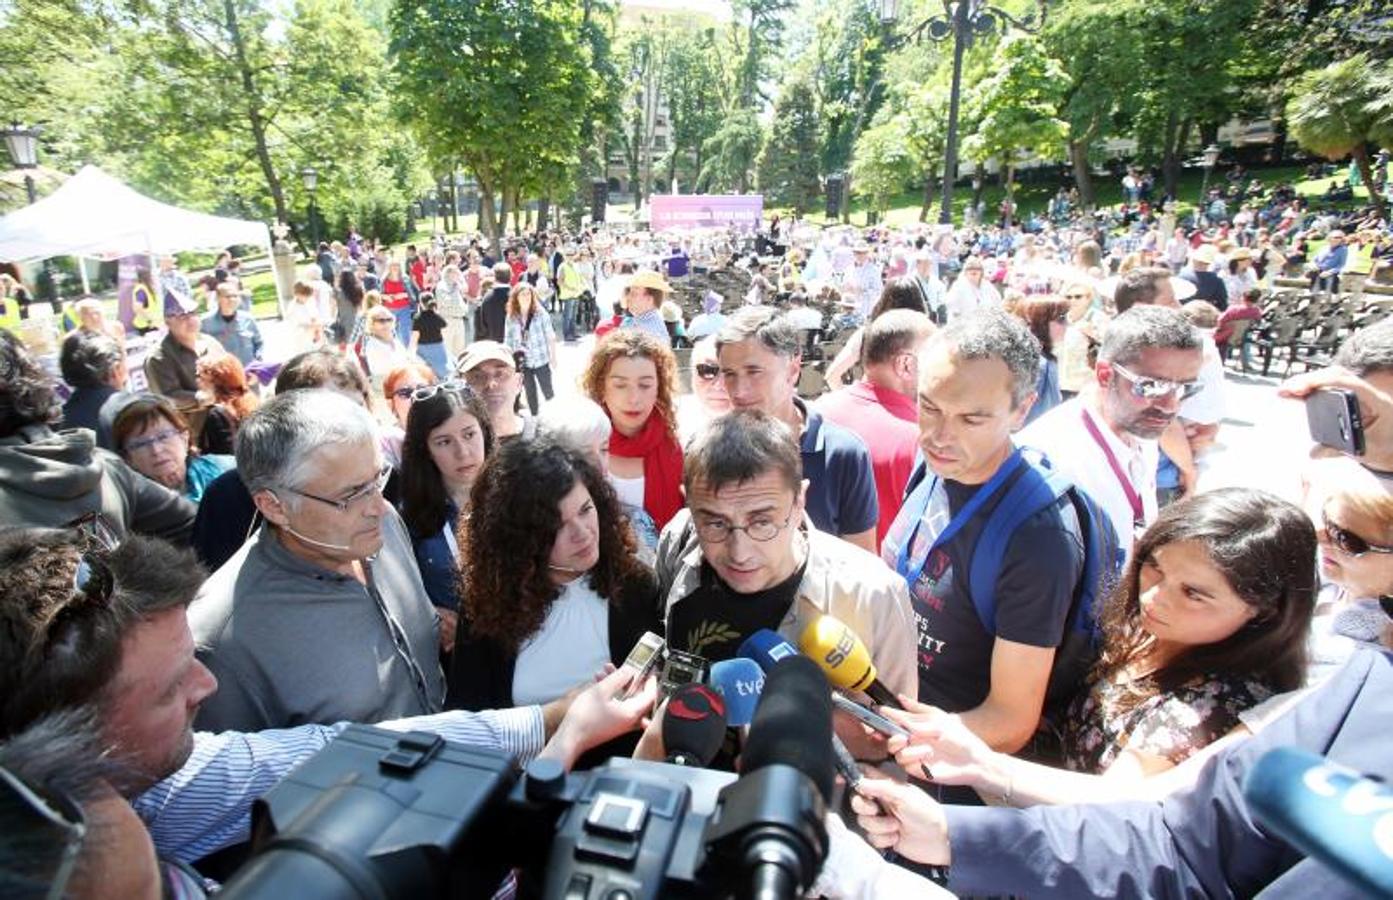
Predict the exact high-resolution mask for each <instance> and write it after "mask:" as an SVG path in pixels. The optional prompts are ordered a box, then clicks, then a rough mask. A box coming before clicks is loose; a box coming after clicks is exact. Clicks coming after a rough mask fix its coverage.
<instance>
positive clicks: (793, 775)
mask: <svg viewBox="0 0 1393 900" xmlns="http://www.w3.org/2000/svg"><path fill="white" fill-rule="evenodd" d="M831 751H832V696H831V691H830V690H829V689H828V686H827V679H826V677H824V676H823V674H822V672H821V671H819V670H818V667H817V665H816V664H815V663H813V662H812V661H810V660H807V659H804V658H802V657H800V656H793V657H790V658H788V659H785V660H783V661H782V662H780V663H779V664H777V665H776V666H774V668H772V669H771V670H770V671H769V672H768V674H767V677H766V681H765V685H764V694H763V696H762V697H761V698H760V701H759V705H758V706H757V707H756V708H755V716H754V721H753V722H752V723H751V726H750V739H749V741H748V742H747V743H746V744H745V753H744V756H743V757H742V760H743V765H742V774H741V777H740V779H739V780H738V781H736V782H735V783H734V784H732V785H729V786H728V787H726V788H725V789H723V790H722V791H721V793H720V795H719V797H718V798H717V801H716V811H715V813H714V814H713V815H712V817H711V822H710V824H709V825H708V826H707V830H706V834H705V836H704V838H705V843H706V846H707V850H708V855H707V866H708V871H714V873H715V874H716V875H717V876H718V877H719V876H722V875H724V876H725V878H723V879H722V880H723V881H727V882H728V883H729V884H730V886H731V887H732V891H731V893H733V894H734V895H735V896H737V897H754V898H759V900H783V898H787V900H793V898H795V897H801V896H802V895H803V894H804V893H805V892H806V891H807V890H808V889H809V888H810V887H811V886H812V883H813V881H814V879H816V878H817V874H818V871H819V870H820V869H821V867H822V863H823V861H824V860H825V859H826V858H827V828H826V825H825V823H824V821H823V820H824V817H825V816H826V812H827V803H828V800H829V798H830V797H831V795H832V783H833V778H834V776H833V772H832V766H833V763H832V752H831Z"/></svg>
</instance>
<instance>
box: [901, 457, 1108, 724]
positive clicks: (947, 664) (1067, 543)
mask: <svg viewBox="0 0 1393 900" xmlns="http://www.w3.org/2000/svg"><path fill="white" fill-rule="evenodd" d="M1010 483H1011V482H1010V481H1008V482H1007V484H1006V485H1003V486H1002V487H1001V488H999V489H998V490H997V491H996V494H995V495H994V496H993V497H992V498H991V499H990V500H989V501H988V502H987V503H986V504H984V505H983V507H982V509H981V510H979V511H978V512H977V514H976V515H974V516H973V517H972V519H971V520H970V521H968V522H967V523H966V524H964V525H963V527H962V528H961V529H960V530H959V531H958V533H957V534H956V535H954V536H953V538H952V539H951V540H950V541H948V543H947V544H946V545H944V546H942V547H937V548H935V549H934V550H933V551H932V552H931V553H930V554H929V556H928V558H927V559H926V560H925V563H924V568H923V571H922V572H921V573H920V574H919V576H918V578H917V579H914V580H913V581H911V583H910V585H909V588H910V591H909V593H910V602H911V604H912V606H913V608H914V619H915V624H916V625H917V627H918V631H919V634H918V649H917V655H918V660H919V701H920V702H921V703H928V704H931V705H933V706H937V707H939V708H940V709H943V710H945V711H947V712H964V711H966V710H970V709H973V708H975V707H977V706H980V705H981V704H982V702H983V701H984V700H986V699H987V694H988V693H990V691H991V663H992V649H993V644H994V642H995V640H996V638H998V637H1001V638H1004V639H1006V640H1008V641H1014V642H1016V643H1020V644H1028V645H1030V646H1033V647H1059V646H1060V644H1061V641H1062V640H1063V639H1064V637H1065V634H1064V631H1065V627H1066V624H1067V618H1068V614H1069V610H1070V607H1071V605H1072V602H1073V598H1074V589H1075V587H1076V586H1077V584H1078V581H1079V577H1080V575H1081V574H1082V572H1083V555H1084V551H1083V540H1082V538H1081V537H1080V531H1079V521H1078V515H1077V514H1076V513H1075V511H1074V507H1073V504H1072V503H1071V502H1070V501H1069V498H1068V497H1067V496H1065V497H1061V498H1060V500H1059V502H1058V503H1057V504H1056V505H1054V506H1051V507H1049V508H1047V509H1044V510H1041V511H1040V512H1038V513H1036V514H1035V515H1033V516H1031V517H1030V518H1028V519H1026V520H1025V521H1024V522H1022V523H1021V524H1020V527H1018V528H1017V529H1016V531H1015V533H1014V534H1013V535H1012V537H1011V540H1010V543H1009V544H1008V546H1007V547H1006V551H1005V554H1004V555H1003V557H1002V561H1001V574H1000V575H999V576H998V578H997V583H996V633H995V634H992V633H991V632H989V631H987V629H986V627H985V626H984V625H983V624H982V620H981V618H979V617H978V615H977V608H976V607H975V606H974V605H973V603H972V597H971V595H970V594H969V593H968V591H967V589H966V586H965V584H964V583H963V581H964V580H963V579H961V578H958V577H957V573H958V572H963V571H965V570H966V569H967V568H969V567H970V566H971V563H972V552H973V550H974V549H975V547H976V545H977V538H978V536H979V535H980V534H981V533H982V529H983V528H985V527H986V523H987V520H988V518H989V516H990V515H991V512H992V511H993V510H994V509H995V508H996V506H997V505H998V504H999V503H1000V502H1001V498H1002V497H1003V496H1005V494H1006V493H1007V491H1008V490H1009V485H1010ZM944 485H945V487H946V488H947V491H948V506H949V510H950V513H956V512H957V511H958V510H959V509H961V508H962V507H963V506H964V505H965V504H966V503H967V502H968V501H969V500H970V499H971V498H972V496H973V495H974V494H976V493H977V491H978V490H980V489H981V485H975V484H974V485H965V484H959V483H957V482H954V481H945V482H944ZM914 524H916V523H910V522H907V521H906V518H905V517H902V518H899V519H896V521H895V524H894V525H893V526H891V529H890V531H889V533H887V534H886V536H885V541H884V543H883V545H882V547H881V554H882V557H883V558H884V559H885V560H887V561H888V562H889V563H890V565H892V566H893V565H894V564H895V561H896V559H897V558H898V555H899V548H900V545H901V544H902V542H903V540H904V537H905V534H906V533H907V532H908V531H909V529H910V528H912V527H913V526H914ZM919 531H921V532H923V531H925V529H924V528H920V529H919ZM928 537H930V538H931V537H932V535H930V536H928ZM922 539H924V536H923V535H916V542H917V541H919V540H922ZM913 555H914V554H913V553H911V554H910V558H911V561H912V559H913ZM1074 643H1075V642H1073V641H1071V642H1070V646H1068V647H1066V649H1065V650H1064V651H1061V656H1068V655H1071V654H1073V653H1087V642H1086V641H1079V642H1077V643H1078V645H1079V646H1077V647H1075V646H1073V644H1074ZM1065 662H1067V660H1066V659H1061V658H1056V660H1055V667H1054V670H1055V672H1056V673H1063V672H1065V671H1068V672H1075V671H1076V667H1075V666H1063V665H1061V663H1065ZM1071 677H1075V676H1071ZM1051 687H1052V692H1053V689H1054V685H1053V683H1052V685H1051Z"/></svg>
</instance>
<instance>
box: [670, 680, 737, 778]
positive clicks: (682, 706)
mask: <svg viewBox="0 0 1393 900" xmlns="http://www.w3.org/2000/svg"><path fill="white" fill-rule="evenodd" d="M725 736H726V707H725V701H724V700H722V699H721V695H720V694H718V693H716V692H715V691H714V690H712V689H711V688H709V687H707V686H706V685H704V684H696V683H688V684H684V685H682V686H681V687H680V688H678V689H677V690H676V691H673V694H672V697H671V698H670V699H669V700H668V703H667V709H666V710H665V711H664V712H663V749H664V750H666V751H667V758H668V760H669V761H670V762H676V761H681V762H682V763H683V764H684V765H694V766H704V765H706V764H707V763H709V762H711V760H713V759H715V758H716V753H717V752H719V751H720V749H721V744H723V743H724V742H725Z"/></svg>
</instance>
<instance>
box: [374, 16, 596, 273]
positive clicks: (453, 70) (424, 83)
mask: <svg viewBox="0 0 1393 900" xmlns="http://www.w3.org/2000/svg"><path fill="white" fill-rule="evenodd" d="M583 15H584V10H583V9H582V7H581V5H580V4H579V3H577V2H574V0H533V2H528V3H515V2H511V0H479V2H474V3H469V4H462V3H459V2H456V0H397V2H396V7H395V10H394V14H393V16H392V19H391V23H390V26H391V32H392V41H391V52H392V57H393V62H394V70H395V72H396V75H397V91H398V98H399V105H400V109H401V112H402V114H403V116H404V118H405V120H406V121H407V122H408V123H409V125H410V127H411V128H412V129H413V130H414V132H415V133H416V135H417V137H418V138H419V140H420V142H421V144H422V145H423V146H424V147H425V148H426V150H427V152H428V155H429V156H430V157H431V159H433V160H446V159H460V160H462V161H463V162H464V163H465V165H466V166H467V167H468V168H469V169H470V171H471V172H473V174H474V177H475V178H476V180H477V181H478V183H479V193H480V196H481V201H482V212H481V215H480V221H481V224H482V226H483V228H484V231H485V233H486V234H487V235H488V236H489V238H490V240H491V241H492V243H493V245H494V248H495V250H497V249H498V248H499V234H500V223H499V222H498V221H497V220H496V219H495V212H494V205H495V203H496V202H498V201H499V200H501V201H502V218H503V219H504V220H506V218H507V215H508V213H509V212H510V211H512V210H515V209H517V208H518V207H519V206H520V203H521V200H522V196H523V191H524V189H525V188H530V189H536V188H537V187H538V186H539V185H543V184H548V183H555V182H556V181H557V180H558V179H559V175H560V173H563V172H568V171H571V170H572V168H573V167H575V166H576V165H578V163H579V152H580V145H581V127H580V126H581V120H582V119H583V118H584V117H585V114H586V112H587V111H588V110H590V109H591V108H592V102H593V101H594V98H595V95H596V92H597V91H598V90H600V84H599V81H598V78H597V76H596V74H595V72H594V70H593V69H592V68H591V56H590V49H591V48H590V45H589V44H587V43H586V42H585V41H583V40H582V39H581V36H582V32H581V24H582V20H583Z"/></svg>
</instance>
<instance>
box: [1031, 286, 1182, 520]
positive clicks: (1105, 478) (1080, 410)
mask: <svg viewBox="0 0 1393 900" xmlns="http://www.w3.org/2000/svg"><path fill="white" fill-rule="evenodd" d="M1202 362H1203V349H1202V344H1201V337H1200V333H1199V332H1198V331H1197V330H1196V329H1195V328H1194V326H1192V325H1191V324H1190V323H1189V321H1188V320H1187V319H1186V318H1185V316H1184V315H1182V314H1181V313H1180V312H1179V311H1177V310H1174V309H1167V308H1165V307H1161V306H1144V305H1139V306H1134V307H1132V308H1131V309H1129V310H1127V312H1125V313H1123V314H1122V315H1120V316H1118V317H1117V318H1115V319H1113V320H1112V321H1111V322H1109V323H1108V327H1107V331H1106V332H1105V333H1104V335H1103V344H1102V347H1101V348H1100V349H1099V351H1098V364H1097V366H1096V367H1095V369H1094V384H1092V385H1090V386H1088V387H1086V388H1085V389H1084V390H1083V391H1082V392H1081V393H1080V394H1079V396H1077V397H1075V398H1074V399H1072V400H1069V401H1068V402H1066V403H1062V404H1060V405H1059V406H1056V407H1055V408H1054V409H1052V410H1050V411H1049V412H1047V413H1045V414H1044V415H1043V416H1041V417H1040V418H1038V419H1036V420H1035V421H1034V422H1032V423H1031V424H1030V426H1029V427H1028V428H1026V429H1025V430H1024V431H1022V432H1021V433H1020V439H1019V443H1021V444H1022V445H1024V446H1027V447H1034V448H1036V449H1037V450H1040V451H1042V452H1044V454H1045V456H1046V457H1047V458H1048V459H1049V461H1050V465H1051V466H1052V467H1053V468H1055V469H1057V470H1058V471H1060V472H1061V473H1063V474H1064V475H1066V476H1067V477H1068V478H1069V479H1070V480H1072V481H1073V482H1074V483H1075V484H1076V485H1078V486H1079V487H1081V488H1083V489H1084V490H1085V491H1087V492H1088V493H1089V494H1090V495H1091V496H1092V497H1093V499H1094V500H1096V501H1097V502H1098V505H1099V506H1100V507H1101V508H1102V509H1103V510H1104V511H1106V512H1107V514H1108V518H1110V519H1111V520H1112V524H1113V528H1114V529H1116V531H1117V535H1118V538H1119V539H1120V540H1121V541H1122V543H1123V546H1128V547H1130V546H1131V538H1135V537H1136V535H1138V534H1140V533H1141V531H1142V530H1143V529H1144V528H1145V527H1146V526H1147V525H1149V524H1150V523H1151V522H1152V521H1153V520H1154V519H1155V518H1156V464H1157V459H1158V450H1157V443H1156V442H1157V440H1158V439H1159V438H1160V436H1161V433H1162V432H1163V431H1165V430H1166V428H1167V427H1168V426H1169V425H1170V424H1171V423H1172V422H1173V421H1174V420H1175V417H1176V416H1177V415H1178V414H1179V413H1180V408H1181V404H1182V403H1183V402H1184V401H1185V400H1187V399H1188V398H1190V397H1192V396H1194V395H1195V394H1197V393H1198V392H1199V390H1200V384H1199V382H1198V379H1199V374H1200V365H1201V363H1202ZM1128 536H1131V538H1129V537H1128Z"/></svg>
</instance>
